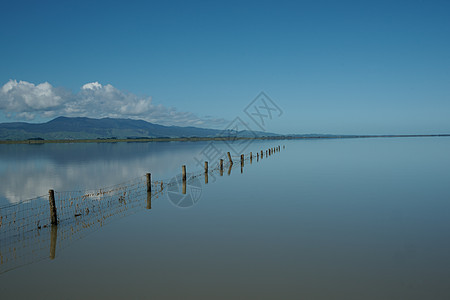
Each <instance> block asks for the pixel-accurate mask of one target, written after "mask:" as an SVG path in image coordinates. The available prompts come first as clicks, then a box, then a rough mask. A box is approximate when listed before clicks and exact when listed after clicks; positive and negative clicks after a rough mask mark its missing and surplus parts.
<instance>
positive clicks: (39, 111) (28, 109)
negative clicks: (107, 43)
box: [0, 80, 226, 128]
mask: <svg viewBox="0 0 450 300" xmlns="http://www.w3.org/2000/svg"><path fill="white" fill-rule="evenodd" d="M0 111H2V112H3V113H4V114H5V115H6V116H7V117H8V118H10V119H14V120H26V121H31V120H34V119H36V118H47V119H48V118H52V117H57V116H67V117H91V118H104V117H110V118H131V119H142V120H146V121H148V122H152V123H157V124H162V125H177V126H199V127H210V128H218V127H222V126H223V125H224V124H226V120H224V119H217V118H209V117H205V118H201V117H198V116H197V115H196V114H194V113H191V112H180V111H177V110H176V109H175V108H173V107H166V106H163V105H161V104H158V105H155V104H153V103H152V98H151V97H143V96H137V95H135V94H132V93H127V92H123V91H121V90H119V89H117V88H115V87H114V86H112V85H110V84H106V85H102V84H100V83H98V82H90V83H86V84H85V85H83V86H82V87H81V89H80V91H79V92H78V93H72V92H70V91H67V90H66V89H63V88H55V87H53V86H52V85H51V84H50V83H48V82H44V83H40V84H38V85H35V84H33V83H30V82H27V81H17V80H9V81H8V82H7V83H5V84H4V85H3V86H2V88H1V90H0Z"/></svg>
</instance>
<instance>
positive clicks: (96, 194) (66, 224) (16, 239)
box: [0, 155, 250, 274]
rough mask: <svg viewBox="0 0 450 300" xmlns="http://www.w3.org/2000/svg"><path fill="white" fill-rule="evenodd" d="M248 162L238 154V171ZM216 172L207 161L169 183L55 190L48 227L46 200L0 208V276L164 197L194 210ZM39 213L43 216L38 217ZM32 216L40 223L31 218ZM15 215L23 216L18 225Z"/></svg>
mask: <svg viewBox="0 0 450 300" xmlns="http://www.w3.org/2000/svg"><path fill="white" fill-rule="evenodd" d="M249 159H250V156H246V157H244V156H243V155H242V156H241V164H240V168H241V173H242V172H243V168H244V161H245V160H249ZM233 167H237V164H232V163H229V164H228V175H231V170H232V168H233ZM183 170H185V168H183ZM217 172H220V174H221V175H222V174H223V163H222V164H220V166H213V167H212V168H211V169H209V168H208V162H205V170H204V171H203V172H202V171H199V172H197V173H188V174H185V173H184V172H183V174H178V175H176V176H174V177H173V178H172V179H171V180H170V181H162V180H157V181H153V182H151V181H150V180H151V175H150V174H146V175H145V176H140V177H138V178H135V179H133V180H129V181H127V182H125V183H123V184H119V185H115V186H112V187H109V188H102V189H97V190H88V191H85V190H79V191H68V192H58V191H56V192H55V193H54V197H55V199H54V200H55V201H54V202H55V203H56V211H57V220H58V225H55V224H50V219H51V218H50V216H49V213H48V211H49V209H48V205H49V204H48V201H47V199H48V196H43V197H41V198H39V199H35V200H33V201H28V202H25V203H18V204H15V205H10V206H7V207H0V215H1V217H2V223H0V274H1V273H4V272H7V271H9V270H12V269H16V268H18V267H21V266H23V265H27V264H30V263H33V262H37V261H39V260H42V259H45V258H48V257H49V258H50V259H51V260H53V259H55V257H56V256H57V253H59V252H60V251H61V250H62V249H64V248H66V247H68V246H70V244H71V243H73V242H74V241H76V240H78V239H81V238H83V237H84V236H86V235H88V234H89V233H91V232H93V231H95V230H98V229H99V228H100V227H103V226H104V225H105V224H107V223H109V222H111V221H113V220H114V219H117V218H122V217H125V216H128V215H131V214H134V213H136V212H138V211H140V210H145V209H147V210H150V209H152V200H153V199H157V198H161V197H162V196H164V195H165V196H166V197H167V198H168V199H169V201H170V202H171V203H172V204H174V205H175V206H176V207H179V208H189V207H192V206H194V205H195V204H197V203H198V202H199V201H200V198H201V195H202V189H203V186H202V184H201V181H200V180H199V179H200V178H201V177H203V178H204V184H205V185H206V184H208V183H209V180H208V178H209V175H214V174H215V173H217ZM183 175H186V176H183ZM186 178H187V179H186ZM214 182H217V181H214ZM51 194H52V195H53V193H51ZM35 208H39V209H38V210H36V209H35ZM41 210H43V211H46V214H44V215H41V214H40V211H41ZM36 212H37V213H39V217H40V218H39V219H37V218H36V216H35V215H34V214H35V213H36ZM17 216H20V217H21V219H20V222H19V220H18V219H17ZM55 217H56V216H55ZM11 220H12V221H11ZM46 253H47V254H46ZM48 253H49V254H48Z"/></svg>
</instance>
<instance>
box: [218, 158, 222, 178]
mask: <svg viewBox="0 0 450 300" xmlns="http://www.w3.org/2000/svg"><path fill="white" fill-rule="evenodd" d="M219 169H220V176H223V159H220V163H219Z"/></svg>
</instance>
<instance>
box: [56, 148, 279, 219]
mask: <svg viewBox="0 0 450 300" xmlns="http://www.w3.org/2000/svg"><path fill="white" fill-rule="evenodd" d="M284 148H285V146H284V145H283V149H284ZM279 151H281V146H277V147H273V148H269V149H267V150H266V151H265V152H266V157H269V156H271V155H272V154H273V153H275V152H279ZM227 156H228V161H229V168H228V175H230V174H231V168H232V166H233V159H232V158H231V154H230V152H227ZM263 157H264V150H261V154H260V153H259V152H257V153H256V160H257V161H259V160H260V159H263ZM244 161H245V156H244V154H241V173H243V170H244ZM252 161H253V153H252V152H250V163H252ZM219 172H220V176H223V159H220V161H219ZM181 178H182V182H183V185H182V193H183V194H186V180H187V179H186V166H185V165H183V166H182V167H181ZM146 179H147V209H151V208H152V174H151V173H147V174H146ZM207 183H208V162H207V161H205V184H207ZM161 189H162V183H161ZM48 194H49V203H50V219H51V224H52V225H57V224H58V218H57V212H56V204H55V191H54V190H49V191H48Z"/></svg>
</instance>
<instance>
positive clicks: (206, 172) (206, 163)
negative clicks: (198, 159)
mask: <svg viewBox="0 0 450 300" xmlns="http://www.w3.org/2000/svg"><path fill="white" fill-rule="evenodd" d="M205 184H208V162H207V161H205Z"/></svg>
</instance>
